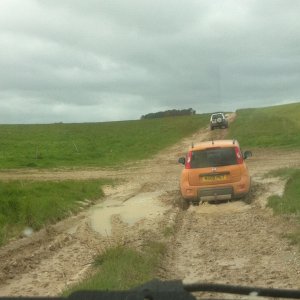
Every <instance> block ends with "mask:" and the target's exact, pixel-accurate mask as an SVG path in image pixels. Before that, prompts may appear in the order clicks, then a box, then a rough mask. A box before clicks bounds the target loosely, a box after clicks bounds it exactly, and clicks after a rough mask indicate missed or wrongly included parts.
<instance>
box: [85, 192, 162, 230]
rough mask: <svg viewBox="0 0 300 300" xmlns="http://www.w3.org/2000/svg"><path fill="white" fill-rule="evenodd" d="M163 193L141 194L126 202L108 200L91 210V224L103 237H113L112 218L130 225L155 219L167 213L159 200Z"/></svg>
mask: <svg viewBox="0 0 300 300" xmlns="http://www.w3.org/2000/svg"><path fill="white" fill-rule="evenodd" d="M160 196H161V192H151V193H140V194H138V195H136V196H134V197H132V198H130V199H128V200H126V201H120V200H116V199H113V198H108V199H107V200H105V201H104V202H102V203H101V204H99V205H97V206H94V207H93V208H92V210H91V217H90V224H91V227H92V228H93V230H95V231H96V232H98V233H100V234H102V235H111V229H112V222H111V220H112V216H115V215H118V216H119V218H120V219H121V220H122V221H123V222H124V223H127V224H128V225H133V224H135V223H136V222H138V221H140V220H142V219H147V220H151V219H155V218H157V217H158V216H160V215H163V213H164V212H165V211H166V209H167V208H166V207H164V206H163V204H162V202H161V201H160V200H159V197H160Z"/></svg>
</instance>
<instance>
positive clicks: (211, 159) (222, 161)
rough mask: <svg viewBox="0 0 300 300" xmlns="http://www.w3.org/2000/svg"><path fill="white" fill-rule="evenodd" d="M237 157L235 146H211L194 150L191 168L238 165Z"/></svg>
mask: <svg viewBox="0 0 300 300" xmlns="http://www.w3.org/2000/svg"><path fill="white" fill-rule="evenodd" d="M236 164H237V158H236V153H235V149H234V147H230V148H210V149H205V150H199V151H193V153H192V157H191V168H192V169H196V168H207V167H221V166H229V165H236Z"/></svg>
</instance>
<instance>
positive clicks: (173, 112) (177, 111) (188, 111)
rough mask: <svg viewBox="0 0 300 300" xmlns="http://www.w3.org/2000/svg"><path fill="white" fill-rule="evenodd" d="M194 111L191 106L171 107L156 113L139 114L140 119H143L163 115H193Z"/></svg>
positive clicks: (161, 116) (162, 116)
mask: <svg viewBox="0 0 300 300" xmlns="http://www.w3.org/2000/svg"><path fill="white" fill-rule="evenodd" d="M195 114H196V111H195V110H194V109H192V108H188V109H181V110H180V109H172V110H166V111H159V112H156V113H149V114H146V115H143V116H141V120H144V119H155V118H164V117H174V116H192V115H195Z"/></svg>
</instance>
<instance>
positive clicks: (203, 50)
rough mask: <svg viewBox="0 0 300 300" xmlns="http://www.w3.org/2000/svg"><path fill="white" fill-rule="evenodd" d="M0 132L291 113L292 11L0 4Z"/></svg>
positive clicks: (69, 2)
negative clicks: (181, 115)
mask: <svg viewBox="0 0 300 300" xmlns="http://www.w3.org/2000/svg"><path fill="white" fill-rule="evenodd" d="M0 53H1V55H0V123H2V124H3V123H52V122H98V121H110V120H129V119H139V118H140V116H141V115H143V114H146V113H149V112H156V111H160V110H167V109H174V108H175V109H183V108H190V107H192V108H194V109H195V110H196V111H197V113H202V112H213V111H219V110H224V111H225V110H226V111H228V110H230V111H234V110H236V109H238V108H244V107H259V106H269V105H274V104H281V103H289V102H298V101H299V99H300V97H299V95H300V1H298V0H242V1H239V0H234V1H231V0H147V1H146V0H105V1H103V0H0Z"/></svg>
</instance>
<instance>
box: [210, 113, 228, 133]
mask: <svg viewBox="0 0 300 300" xmlns="http://www.w3.org/2000/svg"><path fill="white" fill-rule="evenodd" d="M215 128H228V120H227V118H226V115H224V113H222V112H218V113H213V114H212V115H211V116H210V129H211V130H214V129H215Z"/></svg>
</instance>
